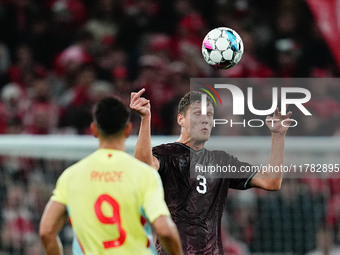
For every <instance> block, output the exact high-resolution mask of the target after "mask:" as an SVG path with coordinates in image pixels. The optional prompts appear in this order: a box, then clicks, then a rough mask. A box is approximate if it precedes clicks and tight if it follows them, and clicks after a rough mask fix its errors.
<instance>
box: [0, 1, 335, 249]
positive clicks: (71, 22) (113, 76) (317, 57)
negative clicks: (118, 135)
mask: <svg viewBox="0 0 340 255" xmlns="http://www.w3.org/2000/svg"><path fill="white" fill-rule="evenodd" d="M217 26H228V27H230V28H233V29H234V30H236V31H237V32H238V33H239V34H240V36H241V37H242V39H243V42H244V45H245V52H244V55H243V57H242V60H241V62H240V63H239V64H238V65H237V66H235V67H234V68H232V69H230V70H227V71H226V70H217V69H214V68H213V67H211V66H209V65H207V64H206V63H205V62H204V60H203V58H202V55H201V43H202V38H203V37H204V36H205V34H206V33H207V32H208V31H209V30H211V29H212V28H214V27H217ZM339 76H340V72H339V67H337V65H336V63H335V61H334V59H333V57H332V54H331V53H330V51H329V49H328V47H327V45H326V43H325V42H324V40H323V38H322V36H321V35H320V33H319V30H318V28H317V27H316V25H315V23H314V20H313V16H312V14H311V12H310V10H309V8H308V6H307V4H306V2H305V1H303V0H298V1H296V0H280V1H271V0H257V1H251V0H213V1H194V0H175V1H166V0H158V1H156V0H96V1H95V0H45V1H43V0H1V1H0V134H89V124H90V121H91V108H92V106H93V104H94V103H95V102H97V101H98V100H100V99H101V98H103V97H105V96H108V95H115V96H117V97H119V98H121V99H122V100H123V101H124V102H125V103H126V104H128V102H129V99H130V93H131V91H137V90H139V89H141V88H146V93H145V97H147V98H148V99H150V100H151V106H152V133H153V134H154V135H177V134H178V131H179V130H178V127H177V125H176V122H175V121H176V106H177V103H178V100H179V98H180V97H181V96H183V94H184V93H186V92H188V91H189V89H190V78H193V77H195V78H197V77H200V78H207V77H222V78H223V77H225V78H252V77H259V78H272V77H275V78H291V77H292V78H297V77H315V78H329V77H331V78H332V77H333V78H336V77H339ZM322 85H323V86H320V84H316V85H314V86H313V85H311V87H310V88H309V89H310V90H311V92H312V95H313V96H312V99H311V100H310V102H309V104H308V109H310V110H311V112H312V113H313V118H302V116H300V115H299V113H297V114H296V115H295V117H296V119H297V120H298V121H299V123H303V125H301V127H303V128H296V129H291V130H290V131H289V132H290V135H313V136H316V135H319V136H320V135H324V136H333V135H339V133H340V118H339V116H340V102H339V98H340V86H338V85H337V84H334V83H333V82H330V83H327V82H325V84H322ZM265 91H268V90H267V89H262V90H261V91H258V94H257V95H256V96H257V98H258V99H259V101H261V100H262V99H266V100H267V97H266V96H267V95H266V93H265ZM262 101H265V100H262ZM294 114H295V112H294ZM132 120H133V122H135V125H134V131H133V132H134V134H136V133H137V131H138V124H137V123H138V122H139V117H138V116H136V115H133V118H132ZM263 130H265V131H267V129H266V128H264V129H256V131H254V129H252V130H249V129H247V128H238V129H237V130H233V131H231V132H229V133H228V134H229V135H265V134H266V135H268V133H264V131H263ZM70 163H71V162H64V161H50V160H49V161H48V160H33V159H26V158H19V159H18V158H12V157H2V158H1V162H0V167H1V171H0V209H1V212H2V213H1V215H0V255H3V254H4V255H7V254H11V255H12V254H25V255H33V254H34V255H36V254H37V255H39V254H43V252H42V250H41V248H42V247H41V244H40V242H39V240H38V236H37V229H38V222H39V220H40V216H41V213H42V210H43V207H44V206H45V203H46V201H47V200H48V198H49V196H50V192H51V190H52V189H53V187H54V184H55V181H56V178H57V177H58V176H59V175H60V173H61V172H62V170H63V169H64V168H65V167H66V166H67V165H69V164H70ZM337 185H338V183H337V179H334V180H315V181H313V182H312V181H310V180H296V181H287V182H286V183H284V185H283V191H281V192H278V193H274V194H273V193H270V194H262V193H257V192H255V191H250V192H245V193H238V192H235V193H233V192H232V193H231V196H230V199H231V201H230V205H231V206H230V207H228V208H227V210H226V215H225V217H224V218H225V219H226V224H227V227H226V228H225V230H226V231H225V232H224V237H225V245H226V247H225V249H226V253H227V254H234V255H236V254H240V255H241V254H242V255H244V254H247V253H248V252H250V251H252V252H270V251H272V252H274V251H281V252H282V251H284V252H287V254H304V253H306V252H308V251H310V250H312V249H316V248H317V247H322V245H324V246H325V245H332V244H333V243H332V244H328V243H327V242H326V241H327V240H326V241H322V240H323V239H322V238H325V239H326V237H325V236H328V234H329V232H330V233H331V238H329V239H331V240H332V241H334V240H336V241H337V242H340V237H339V236H340V231H339V229H340V224H339V222H340V221H339V215H340V199H339V197H340V195H339V194H340V191H339V189H338V188H337V187H338V186H337ZM329 229H331V231H329ZM287 233H288V234H287ZM292 233H295V234H294V235H293V234H292ZM316 233H320V234H318V236H321V237H320V238H321V239H322V240H321V241H320V240H316V238H317V237H318V236H316ZM334 235H335V236H336V237H334ZM61 237H62V240H63V242H64V243H65V244H70V241H71V239H72V232H71V231H70V228H69V227H66V228H65V229H64V230H63V232H62V233H61ZM325 243H326V244H325ZM69 250H70V245H66V254H70V253H69Z"/></svg>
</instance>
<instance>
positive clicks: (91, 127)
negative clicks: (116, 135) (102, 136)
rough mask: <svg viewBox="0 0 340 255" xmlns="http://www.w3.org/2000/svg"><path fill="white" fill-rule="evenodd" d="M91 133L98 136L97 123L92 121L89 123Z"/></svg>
mask: <svg viewBox="0 0 340 255" xmlns="http://www.w3.org/2000/svg"><path fill="white" fill-rule="evenodd" d="M90 129H91V133H92V135H93V136H94V137H96V138H98V127H97V124H96V123H95V122H94V121H92V122H91V125H90Z"/></svg>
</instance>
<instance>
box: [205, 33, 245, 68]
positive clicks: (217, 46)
mask: <svg viewBox="0 0 340 255" xmlns="http://www.w3.org/2000/svg"><path fill="white" fill-rule="evenodd" d="M243 50H244V48H243V42H242V39H241V37H240V36H239V35H238V33H236V32H235V31H234V30H232V29H230V28H227V27H218V28H214V29H213V30H211V31H210V32H209V33H208V34H207V35H206V36H205V37H204V39H203V42H202V55H203V58H204V60H205V61H206V62H207V63H208V64H209V65H212V66H214V67H217V68H221V69H228V68H231V67H233V66H235V65H236V64H237V63H238V62H239V61H240V60H241V57H242V54H243Z"/></svg>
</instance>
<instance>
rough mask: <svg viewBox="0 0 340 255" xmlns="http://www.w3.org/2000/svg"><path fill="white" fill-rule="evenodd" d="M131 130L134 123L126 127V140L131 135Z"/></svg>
mask: <svg viewBox="0 0 340 255" xmlns="http://www.w3.org/2000/svg"><path fill="white" fill-rule="evenodd" d="M131 130H132V123H131V122H129V123H128V124H127V125H126V126H125V129H124V136H125V138H128V137H129V136H130V134H131Z"/></svg>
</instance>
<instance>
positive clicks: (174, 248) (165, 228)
mask: <svg viewBox="0 0 340 255" xmlns="http://www.w3.org/2000/svg"><path fill="white" fill-rule="evenodd" d="M152 226H153V227H154V229H155V231H156V233H157V236H158V239H159V241H160V244H161V245H162V247H163V249H164V250H165V251H166V252H167V253H168V254H170V255H181V254H183V251H182V245H181V241H180V237H179V234H178V230H177V227H176V225H175V223H174V222H173V221H172V219H171V218H170V217H168V216H165V215H162V216H160V217H158V218H157V219H155V220H154V222H153V223H152Z"/></svg>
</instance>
